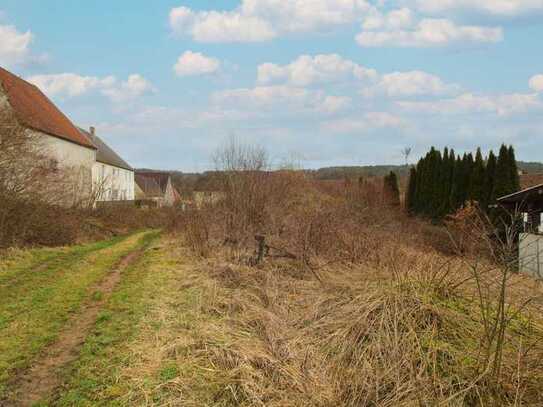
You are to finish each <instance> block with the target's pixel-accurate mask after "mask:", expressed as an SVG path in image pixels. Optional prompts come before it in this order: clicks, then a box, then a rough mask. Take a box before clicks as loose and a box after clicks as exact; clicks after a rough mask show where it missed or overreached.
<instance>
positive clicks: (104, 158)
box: [79, 128, 134, 171]
mask: <svg viewBox="0 0 543 407" xmlns="http://www.w3.org/2000/svg"><path fill="white" fill-rule="evenodd" d="M79 131H80V132H81V133H83V135H84V136H85V137H87V138H88V139H89V140H91V141H92V144H94V146H95V147H96V148H97V150H98V151H96V161H98V162H101V163H103V164H108V165H112V166H113V167H118V168H123V169H125V170H129V171H134V169H133V168H132V167H131V166H130V165H129V164H128V163H127V162H126V161H125V160H123V159H122V158H121V157H120V156H119V155H118V154H117V153H116V152H115V151H114V150H113V149H112V148H111V147H109V146H108V145H107V144H106V143H105V142H104V140H102V139H101V138H100V137H98V136H97V135H96V134H92V133H90V132H88V131H87V130H84V129H82V128H79Z"/></svg>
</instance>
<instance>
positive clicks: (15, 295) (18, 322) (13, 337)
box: [0, 232, 153, 396]
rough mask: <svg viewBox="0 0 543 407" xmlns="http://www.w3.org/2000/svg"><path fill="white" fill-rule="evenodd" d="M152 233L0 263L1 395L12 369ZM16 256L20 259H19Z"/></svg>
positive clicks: (44, 341)
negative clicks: (123, 258) (94, 286)
mask: <svg viewBox="0 0 543 407" xmlns="http://www.w3.org/2000/svg"><path fill="white" fill-rule="evenodd" d="M150 235H153V234H152V233H148V232H142V233H137V234H134V235H130V236H128V237H124V238H115V239H112V240H108V241H102V242H99V243H94V244H90V245H85V246H76V247H72V248H61V249H56V250H55V249H38V250H35V251H34V250H31V251H29V252H28V253H23V254H19V255H18V256H15V257H12V258H9V259H8V260H7V261H4V262H2V265H1V266H0V273H1V275H0V316H1V317H0V396H1V395H3V394H4V392H5V385H6V382H8V381H9V379H10V378H11V377H12V375H13V374H14V372H15V371H17V370H18V369H22V368H25V367H27V366H28V365H29V363H30V362H31V361H32V359H33V358H34V357H35V356H36V355H37V354H38V353H39V352H40V351H41V350H42V349H43V348H44V347H45V346H46V345H47V344H49V343H51V342H52V341H53V340H55V339H56V337H57V336H58V333H59V332H60V330H61V329H62V327H63V326H64V324H65V323H66V321H67V320H68V318H69V317H70V315H71V314H73V313H75V312H77V311H78V309H79V307H80V306H81V304H82V303H83V302H84V301H85V300H87V299H92V295H93V292H92V291H91V290H90V287H92V286H93V285H95V284H96V283H98V282H99V281H100V280H101V279H102V278H104V276H105V275H106V274H107V273H108V272H109V271H110V270H111V269H112V268H113V267H114V266H115V265H116V264H117V263H118V262H119V261H120V259H121V258H122V257H123V256H125V255H127V254H128V253H130V252H132V251H134V250H136V249H138V248H139V247H141V246H143V245H144V244H145V243H146V242H147V241H148V239H149V236H150ZM17 258H18V259H19V261H17Z"/></svg>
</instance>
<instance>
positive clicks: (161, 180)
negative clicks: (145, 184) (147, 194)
mask: <svg viewBox="0 0 543 407" xmlns="http://www.w3.org/2000/svg"><path fill="white" fill-rule="evenodd" d="M136 175H139V176H142V177H145V178H149V179H153V180H154V181H155V182H156V183H157V185H158V186H159V187H160V191H161V192H162V195H164V194H165V193H166V188H167V187H168V181H169V180H170V177H171V175H170V173H168V172H160V171H139V170H138V171H136ZM142 189H143V188H142Z"/></svg>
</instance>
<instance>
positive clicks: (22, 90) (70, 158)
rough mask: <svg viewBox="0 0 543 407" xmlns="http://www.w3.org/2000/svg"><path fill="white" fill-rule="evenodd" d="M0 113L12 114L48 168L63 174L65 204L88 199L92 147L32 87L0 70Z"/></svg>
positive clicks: (45, 98)
mask: <svg viewBox="0 0 543 407" xmlns="http://www.w3.org/2000/svg"><path fill="white" fill-rule="evenodd" d="M0 109H8V110H11V112H12V113H13V114H14V117H15V118H16V119H17V121H18V123H19V125H21V126H22V127H23V128H25V129H26V130H27V131H28V132H29V133H30V134H32V135H34V136H37V137H36V139H37V140H39V141H40V145H39V149H40V152H41V153H43V154H44V155H46V156H48V157H50V158H51V162H52V165H54V166H56V167H58V168H59V169H63V170H65V172H66V174H69V176H70V178H71V182H72V183H73V186H74V189H73V191H74V195H76V196H72V197H69V198H66V201H67V202H69V201H71V200H76V199H77V200H79V199H84V198H87V197H90V195H91V192H92V167H93V165H94V162H95V160H96V147H95V146H94V145H93V144H92V142H91V141H90V140H89V139H88V138H87V137H85V136H84V135H83V134H81V132H80V131H79V130H78V129H77V128H76V127H75V126H74V124H73V123H72V122H71V121H70V119H68V117H66V116H65V115H64V114H63V113H62V112H61V111H60V110H59V109H58V108H57V107H56V106H55V105H54V104H53V102H51V101H50V100H49V99H48V98H47V96H45V95H44V94H43V93H42V92H41V91H40V90H39V89H38V88H37V87H36V86H34V85H32V84H30V83H28V82H26V81H25V80H23V79H21V78H19V77H18V76H15V75H13V74H12V73H10V72H8V71H6V70H5V69H2V68H0Z"/></svg>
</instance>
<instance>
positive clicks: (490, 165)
mask: <svg viewBox="0 0 543 407" xmlns="http://www.w3.org/2000/svg"><path fill="white" fill-rule="evenodd" d="M496 165H497V158H496V155H495V154H494V152H493V151H492V150H490V152H489V153H488V159H487V160H486V171H485V173H486V174H485V192H484V193H485V201H484V204H485V205H484V207H485V208H486V209H488V205H491V204H493V203H494V201H495V200H496V194H495V192H494V191H495V188H494V183H495V180H496Z"/></svg>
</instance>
